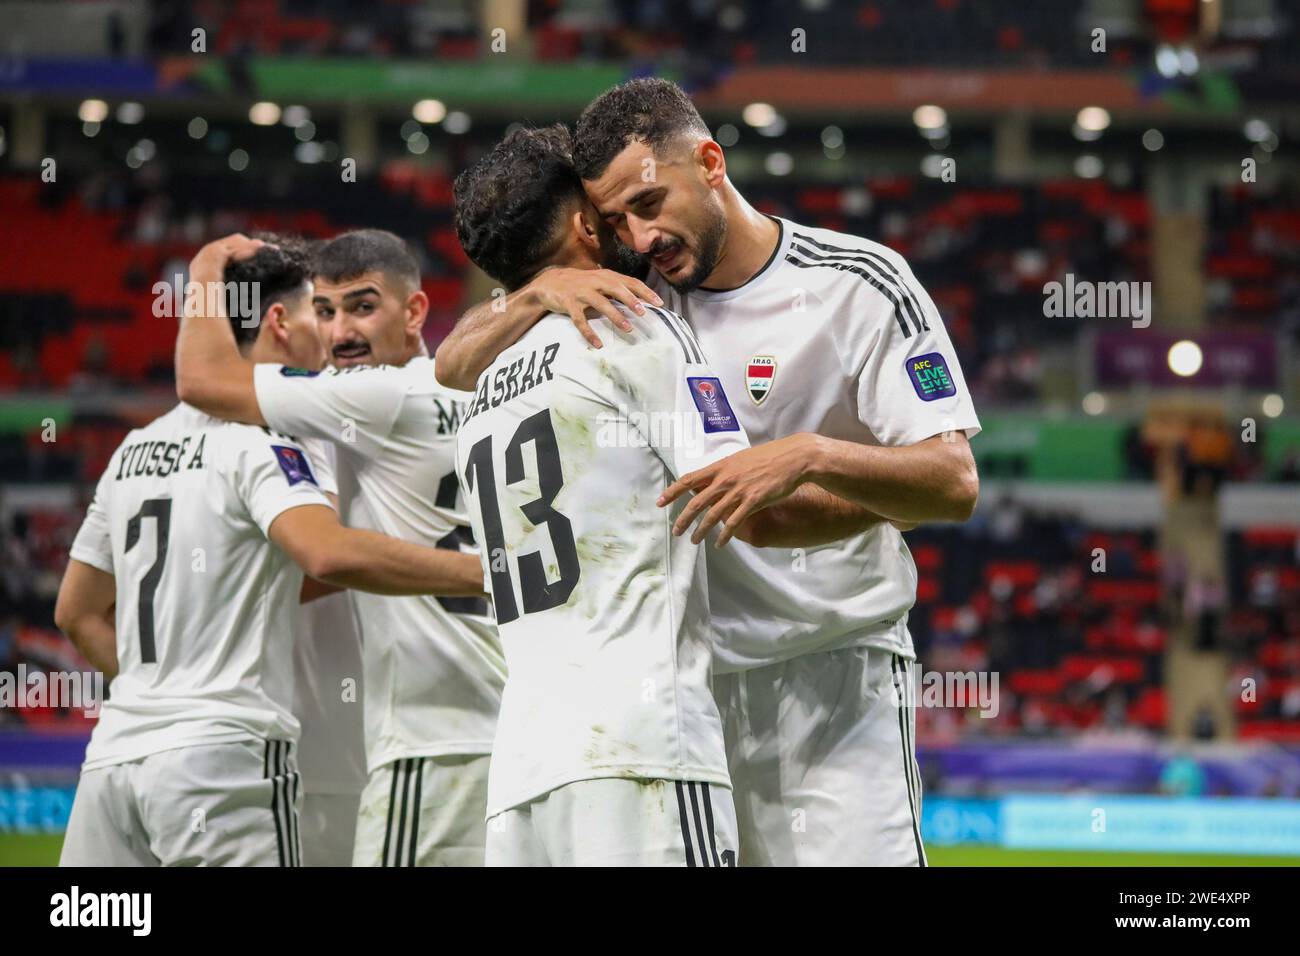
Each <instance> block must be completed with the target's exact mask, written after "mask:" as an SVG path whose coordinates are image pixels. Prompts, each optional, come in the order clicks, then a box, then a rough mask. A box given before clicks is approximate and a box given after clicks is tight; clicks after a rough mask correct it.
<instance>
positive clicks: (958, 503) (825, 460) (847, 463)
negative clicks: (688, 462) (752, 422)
mask: <svg viewBox="0 0 1300 956" xmlns="http://www.w3.org/2000/svg"><path fill="white" fill-rule="evenodd" d="M808 483H812V484H814V485H819V486H820V487H821V488H822V489H824V490H825V491H827V492H830V495H828V496H815V497H813V498H812V499H811V500H812V502H813V504H812V509H811V510H812V511H813V512H816V511H817V509H818V506H817V505H816V502H817V501H818V500H820V501H821V502H823V504H825V505H826V507H827V512H826V514H825V515H824V518H825V522H826V523H825V526H824V529H823V530H825V531H826V532H827V533H828V534H830V536H829V537H827V538H826V540H828V541H834V540H837V539H838V538H842V537H845V536H847V535H848V534H852V533H854V531H855V530H862V528H864V527H867V526H869V525H870V523H871V521H869V520H868V519H867V518H866V516H865V514H864V515H860V516H859V517H858V519H857V520H854V519H851V518H846V519H845V523H844V526H843V529H842V531H841V533H839V534H831V532H833V531H834V530H835V529H834V524H835V518H834V517H833V511H832V509H834V510H839V511H841V512H843V511H844V509H843V507H842V506H839V505H835V504H834V500H835V498H836V497H838V498H840V499H845V500H847V502H848V503H851V504H855V505H859V506H861V507H862V508H864V509H866V510H867V511H868V512H870V513H871V514H872V516H873V517H875V520H877V521H878V520H881V519H885V520H889V521H893V522H898V523H899V524H902V525H904V527H906V526H907V525H911V526H915V525H917V524H921V523H924V522H927V521H965V520H967V519H968V518H969V517H970V516H971V514H972V513H973V512H974V510H975V502H976V501H977V500H978V498H979V475H978V473H977V472H976V470H975V459H974V456H972V455H971V450H970V442H968V441H967V439H966V436H965V435H964V434H962V433H961V432H951V433H946V434H944V435H936V436H934V437H933V438H928V439H926V440H925V441H922V442H918V443H917V444H915V445H907V446H902V447H897V448H885V447H880V446H876V445H863V444H860V443H858V442H851V441H840V440H838V439H834V438H826V437H825V436H822V435H816V434H813V433H811V432H801V433H799V434H797V435H790V436H788V437H786V438H780V439H778V440H776V441H774V442H768V443H767V444H766V445H759V446H758V447H756V448H750V449H747V450H745V451H741V452H737V453H736V454H734V455H731V456H730V457H728V458H724V459H723V460H722V461H718V462H715V463H714V464H712V465H709V466H708V467H706V468H701V469H699V470H698V471H694V472H691V473H690V474H687V475H683V476H682V477H681V478H680V479H678V480H677V481H675V482H673V484H671V485H669V486H668V488H667V489H665V491H664V494H663V496H662V497H661V498H660V501H661V502H662V503H663V504H665V505H666V504H669V503H671V502H672V501H674V500H675V499H676V498H678V497H679V496H680V495H682V494H683V493H684V492H686V491H693V492H695V496H694V497H693V498H692V499H691V500H690V502H688V503H687V505H686V507H685V508H684V509H683V510H682V513H681V514H680V515H679V516H678V518H677V521H676V523H675V524H674V526H673V531H674V533H675V534H683V533H684V532H685V531H686V529H687V528H689V527H690V526H691V524H692V522H694V521H695V520H696V519H697V518H699V519H700V521H699V524H698V525H697V527H696V529H695V531H694V533H693V534H692V535H691V538H692V540H694V541H697V542H698V541H702V540H703V539H704V536H705V535H706V534H708V532H709V530H710V529H711V528H712V527H713V526H714V525H716V524H718V523H719V522H721V523H722V524H723V525H724V528H723V531H722V534H721V535H720V536H719V542H718V543H719V545H722V544H725V543H726V541H727V540H728V539H729V538H730V537H731V536H732V535H735V534H737V533H738V531H739V530H740V529H741V528H742V526H743V525H744V524H745V522H746V520H747V519H748V518H749V517H750V516H751V515H754V514H755V513H756V512H760V511H761V510H762V509H765V508H769V507H770V506H771V505H773V504H774V503H776V502H779V501H782V499H786V498H792V496H793V495H794V494H795V491H796V489H800V488H801V487H802V486H804V485H806V484H808ZM813 494H814V495H815V493H813ZM701 516H702V517H701ZM814 520H817V521H819V522H820V521H821V520H822V518H820V517H818V518H814ZM862 521H865V522H866V524H863V525H862V527H858V528H855V527H854V526H855V524H859V523H861V522H862ZM766 543H767V545H768V546H770V545H771V544H772V543H776V544H785V542H784V541H777V542H771V541H769V542H766ZM804 543H805V544H810V543H815V542H804Z"/></svg>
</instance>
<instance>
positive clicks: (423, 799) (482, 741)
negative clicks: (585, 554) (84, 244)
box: [177, 230, 505, 866]
mask: <svg viewBox="0 0 1300 956" xmlns="http://www.w3.org/2000/svg"><path fill="white" fill-rule="evenodd" d="M315 269H316V272H315V278H316V295H315V304H316V307H317V310H318V314H319V315H320V316H321V320H322V323H323V324H325V325H328V326H329V327H330V331H329V335H330V341H331V343H332V345H331V354H332V358H333V360H334V367H332V368H328V369H326V370H324V371H323V372H321V373H320V374H319V375H317V374H314V373H305V372H304V371H303V370H301V369H294V368H292V367H288V366H284V365H272V364H261V365H257V366H256V367H255V368H254V367H250V366H248V365H247V364H245V363H242V362H240V361H238V356H237V355H235V353H234V351H233V348H232V345H231V341H230V336H229V335H228V334H227V333H226V331H225V328H224V326H223V324H221V323H213V322H203V321H201V320H197V319H186V320H185V321H184V322H183V323H182V330H181V336H180V339H179V340H178V347H177V386H178V389H179V390H180V394H181V396H182V397H183V398H185V399H186V400H187V401H190V402H191V403H192V404H194V405H196V406H197V407H199V408H202V409H204V410H205V411H208V412H209V413H211V414H215V415H217V416H219V417H222V418H228V419H232V420H235V421H244V422H251V423H257V424H261V423H265V424H268V425H270V426H271V427H273V428H277V429H280V430H285V431H288V432H290V433H292V434H295V435H299V436H310V437H313V438H316V439H321V440H325V441H330V442H332V443H333V445H334V448H335V451H336V453H337V464H338V481H339V490H340V494H339V498H340V505H341V509H342V512H343V517H344V520H345V521H346V522H347V523H348V524H349V525H355V526H357V527H364V528H373V529H376V530H380V531H383V532H385V533H387V534H391V535H393V536H395V537H401V538H404V539H406V540H409V541H415V542H419V543H422V544H426V545H428V546H430V547H437V548H440V549H443V550H444V551H445V552H446V553H447V554H448V555H449V556H450V555H455V556H457V557H458V558H461V559H463V560H472V561H475V562H476V561H477V552H476V550H475V549H474V548H473V546H472V544H471V543H470V541H469V539H468V534H469V527H468V521H467V518H466V513H465V507H464V502H463V501H461V500H460V498H459V494H458V492H459V485H458V483H457V480H456V470H455V439H456V429H457V428H458V427H459V424H460V419H461V415H462V413H463V409H464V401H465V399H466V398H468V396H467V395H465V394H463V393H459V392H454V391H451V390H448V389H446V388H443V387H442V386H440V385H439V384H438V383H437V382H436V380H435V379H434V375H433V362H432V360H431V359H429V358H428V357H427V356H426V355H424V354H422V352H423V342H422V339H421V337H420V328H421V326H422V325H423V322H424V319H425V315H426V313H427V310H428V300H427V298H426V297H425V295H424V293H423V292H422V291H420V285H419V272H418V268H417V266H416V264H415V261H414V258H413V257H412V256H411V254H410V252H409V251H408V250H407V249H406V247H405V245H404V244H403V243H402V241H401V240H400V239H399V238H398V237H396V236H394V235H392V234H391V233H384V232H379V231H376V230H364V231H361V232H354V233H347V234H344V235H342V236H339V237H337V238H335V239H333V240H331V241H330V242H328V243H326V244H325V245H324V247H323V248H322V249H321V250H319V252H318V254H317V256H316V262H315ZM480 583H481V577H480ZM352 600H353V603H354V605H355V607H356V611H357V615H356V616H357V622H358V626H359V628H360V630H361V638H362V661H363V674H364V678H363V684H364V698H363V701H364V715H365V735H366V751H367V770H368V774H369V781H368V783H367V784H366V788H365V790H364V791H363V793H362V796H361V805H360V809H359V814H358V818H357V829H356V843H355V848H354V851H353V863H354V865H358V866H385V865H386V866H435V865H452V866H454V865H476V864H477V865H481V864H482V861H483V845H484V840H485V831H484V818H485V810H486V805H487V771H488V754H489V753H490V752H491V745H492V737H493V734H494V732H495V727H496V715H497V711H498V710H499V708H500V703H501V688H502V686H503V685H504V682H505V664H504V660H503V658H502V654H501V649H500V645H499V643H498V640H497V636H496V628H495V625H494V624H493V622H492V620H491V617H490V616H489V611H488V607H487V602H486V600H484V599H482V598H470V599H465V598H456V597H444V598H433V597H410V598H372V597H370V596H367V595H362V594H357V595H353V598H352Z"/></svg>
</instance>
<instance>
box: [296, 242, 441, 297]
mask: <svg viewBox="0 0 1300 956" xmlns="http://www.w3.org/2000/svg"><path fill="white" fill-rule="evenodd" d="M314 268H315V275H317V276H319V277H320V278H322V279H324V280H325V281H326V282H347V281H349V280H350V279H355V278H357V277H358V276H363V275H365V274H366V273H367V272H382V273H383V274H384V275H386V276H392V277H394V278H397V279H401V280H402V281H404V282H405V283H407V285H410V286H411V287H413V288H416V289H418V288H419V287H420V263H419V261H418V260H417V259H416V258H415V254H414V253H413V252H412V251H411V247H410V246H408V245H407V244H406V242H405V241H404V240H403V239H402V237H401V236H398V235H395V234H394V233H391V232H388V231H387V230H385V229H354V230H353V231H351V232H344V233H341V234H339V235H337V236H335V237H334V238H333V239H327V240H325V241H324V242H322V243H320V245H318V246H317V247H316V261H315V265H314Z"/></svg>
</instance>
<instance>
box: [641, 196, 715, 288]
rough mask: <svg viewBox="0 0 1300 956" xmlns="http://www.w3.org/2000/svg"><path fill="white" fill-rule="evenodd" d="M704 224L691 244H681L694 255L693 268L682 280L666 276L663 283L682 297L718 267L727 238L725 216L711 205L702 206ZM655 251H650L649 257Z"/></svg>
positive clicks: (697, 286) (699, 284)
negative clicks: (674, 279) (723, 244)
mask: <svg viewBox="0 0 1300 956" xmlns="http://www.w3.org/2000/svg"><path fill="white" fill-rule="evenodd" d="M703 211H704V223H703V225H702V226H701V228H700V232H699V235H698V236H697V237H696V239H695V241H694V242H693V243H683V244H684V245H686V247H687V248H688V249H691V250H692V251H693V252H694V253H695V266H694V268H692V269H691V271H690V272H688V273H687V274H686V275H685V276H684V277H683V278H681V279H678V280H677V281H675V282H674V281H673V280H672V279H669V278H668V277H667V276H665V277H664V279H665V281H666V282H667V283H668V284H669V285H670V286H672V287H673V288H674V289H676V290H677V291H678V292H679V293H681V294H682V295H685V294H686V293H688V292H694V291H695V290H696V289H698V288H699V287H700V286H701V285H702V284H703V283H704V280H705V279H707V278H708V277H709V276H710V275H712V274H713V270H714V269H716V268H717V266H718V259H719V258H721V257H722V243H723V241H724V240H725V239H726V238H727V216H726V214H725V213H724V212H723V211H722V209H721V208H719V207H718V206H716V205H714V204H713V203H705V205H704V210H703ZM655 253H656V250H655V249H651V250H650V255H652V256H653V255H655Z"/></svg>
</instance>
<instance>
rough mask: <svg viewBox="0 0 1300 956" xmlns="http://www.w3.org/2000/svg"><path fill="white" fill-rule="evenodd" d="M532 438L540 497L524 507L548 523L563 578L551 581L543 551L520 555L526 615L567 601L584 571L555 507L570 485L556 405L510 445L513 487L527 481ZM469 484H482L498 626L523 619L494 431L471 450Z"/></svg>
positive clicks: (538, 522)
mask: <svg viewBox="0 0 1300 956" xmlns="http://www.w3.org/2000/svg"><path fill="white" fill-rule="evenodd" d="M529 442H531V443H532V445H533V453H534V455H535V456H536V458H537V485H538V491H539V493H540V495H539V497H537V498H534V499H533V500H532V501H529V502H528V503H526V504H522V505H520V506H519V510H520V511H521V512H523V515H524V517H525V518H527V519H528V520H529V521H530V522H532V524H533V526H534V527H540V526H542V525H546V530H547V532H548V533H549V534H550V536H551V547H552V549H553V550H554V552H555V563H556V567H557V569H558V573H559V577H558V578H557V580H554V581H551V580H549V578H548V576H547V572H546V567H545V565H544V564H543V562H542V554H541V552H540V551H529V552H528V553H527V554H521V555H519V558H518V565H519V593H520V596H521V597H522V598H523V604H524V611H523V612H524V613H525V614H533V613H535V612H537V611H545V610H548V609H550V608H553V607H558V606H559V605H561V604H563V603H564V602H565V601H567V600H568V599H569V595H570V594H572V593H573V589H574V587H576V586H577V584H578V578H579V576H580V575H581V574H582V570H581V568H580V567H579V566H578V548H577V546H576V545H575V544H574V540H573V526H572V525H571V524H570V523H569V519H568V518H566V517H565V516H564V515H562V514H560V512H558V511H556V510H555V508H553V507H552V502H554V501H555V496H556V495H558V494H559V493H560V489H561V488H563V487H564V473H563V471H562V470H561V467H560V450H559V446H558V445H557V444H556V441H555V428H554V426H553V425H552V424H551V412H550V409H544V410H542V411H540V412H538V413H537V414H536V415H531V416H529V417H528V418H525V419H524V420H523V421H522V422H520V423H519V427H518V428H517V429H515V434H514V437H513V438H511V439H510V444H508V445H507V446H506V456H505V458H506V461H505V464H506V480H505V484H506V485H507V486H509V485H513V484H515V483H516V482H520V481H523V480H524V445H526V444H528V443H529ZM465 487H466V488H468V489H469V490H470V491H471V492H472V491H474V490H475V488H476V487H477V489H478V501H479V512H480V514H481V517H482V518H483V537H484V539H485V540H484V541H483V547H484V548H486V549H487V556H488V567H489V568H490V569H491V577H492V599H493V602H494V604H495V607H496V616H497V624H509V623H510V622H511V621H513V620H515V618H517V617H519V607H518V606H517V605H516V603H515V590H514V583H513V581H512V579H511V577H510V567H509V563H508V560H507V558H506V550H505V547H506V546H505V534H504V533H503V532H502V529H501V506H500V504H499V503H498V502H497V483H496V474H495V467H494V464H493V459H492V436H491V435H488V436H487V437H485V438H480V439H479V440H478V441H477V442H475V443H474V447H473V448H471V449H470V453H469V456H468V458H466V460H465Z"/></svg>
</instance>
